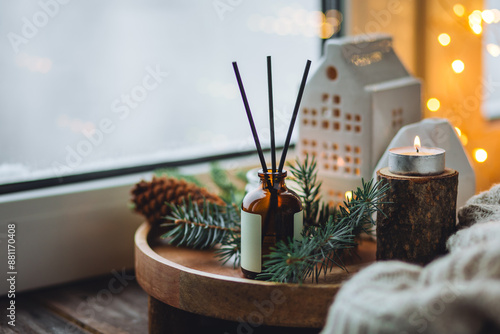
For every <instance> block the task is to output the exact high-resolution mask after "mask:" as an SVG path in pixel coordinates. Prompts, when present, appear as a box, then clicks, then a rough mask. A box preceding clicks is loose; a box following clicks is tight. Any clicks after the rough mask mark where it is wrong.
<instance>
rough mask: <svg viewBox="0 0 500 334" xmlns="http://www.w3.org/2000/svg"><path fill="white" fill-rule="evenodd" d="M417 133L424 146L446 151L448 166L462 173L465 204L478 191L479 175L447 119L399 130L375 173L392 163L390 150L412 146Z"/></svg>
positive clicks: (429, 120)
mask: <svg viewBox="0 0 500 334" xmlns="http://www.w3.org/2000/svg"><path fill="white" fill-rule="evenodd" d="M415 136H419V137H420V140H421V142H422V146H426V147H439V148H442V149H444V150H445V151H446V153H445V160H446V163H445V165H446V167H448V168H453V169H455V170H457V171H458V173H459V174H458V199H457V208H460V207H461V206H463V205H465V202H466V201H467V200H468V199H469V198H470V197H472V196H474V194H475V193H476V175H475V173H474V169H472V165H471V163H470V160H469V157H468V155H467V152H465V150H464V147H463V146H462V143H461V141H460V138H458V135H457V133H456V131H455V129H454V128H453V127H452V126H451V124H450V122H448V120H446V119H444V118H427V119H424V120H422V121H420V122H418V123H415V124H410V125H407V126H405V127H403V128H402V129H401V130H399V132H398V133H397V134H396V136H395V137H394V138H393V139H392V141H391V143H390V144H389V146H388V147H387V148H386V150H385V153H384V155H383V156H382V158H381V159H380V161H379V162H378V164H377V166H376V167H375V170H374V172H373V176H374V177H376V171H377V170H379V169H380V168H383V167H387V166H388V163H389V153H388V152H389V149H391V148H394V147H402V146H412V145H413V140H414V139H415Z"/></svg>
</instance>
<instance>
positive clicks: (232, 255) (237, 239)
mask: <svg viewBox="0 0 500 334" xmlns="http://www.w3.org/2000/svg"><path fill="white" fill-rule="evenodd" d="M215 254H216V255H215V256H216V257H217V259H218V260H219V261H221V262H222V265H224V264H226V263H227V262H228V261H229V260H231V259H234V262H233V268H235V269H236V268H237V267H239V266H240V262H241V233H233V234H232V235H231V238H229V239H228V240H227V242H226V243H224V244H222V246H221V248H220V249H218V250H216V251H215Z"/></svg>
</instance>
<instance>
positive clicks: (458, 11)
mask: <svg viewBox="0 0 500 334" xmlns="http://www.w3.org/2000/svg"><path fill="white" fill-rule="evenodd" d="M453 12H455V15H456V16H460V17H462V16H464V14H465V7H464V6H463V5H462V4H459V3H457V4H455V5H454V6H453Z"/></svg>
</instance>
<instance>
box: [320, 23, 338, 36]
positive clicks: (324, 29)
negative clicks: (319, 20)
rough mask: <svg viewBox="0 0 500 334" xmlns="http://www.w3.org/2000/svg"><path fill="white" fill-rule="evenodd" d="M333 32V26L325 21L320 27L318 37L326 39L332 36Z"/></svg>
mask: <svg viewBox="0 0 500 334" xmlns="http://www.w3.org/2000/svg"><path fill="white" fill-rule="evenodd" d="M334 32H335V28H334V27H333V25H332V24H331V23H329V22H325V23H323V24H322V25H321V27H320V30H319V37H321V38H322V39H328V38H330V37H332V36H333V33H334Z"/></svg>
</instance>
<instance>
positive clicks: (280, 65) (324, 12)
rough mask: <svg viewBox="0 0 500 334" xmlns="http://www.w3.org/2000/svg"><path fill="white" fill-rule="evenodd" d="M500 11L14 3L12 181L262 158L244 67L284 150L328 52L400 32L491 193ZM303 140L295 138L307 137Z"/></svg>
mask: <svg viewBox="0 0 500 334" xmlns="http://www.w3.org/2000/svg"><path fill="white" fill-rule="evenodd" d="M499 8H500V0H485V1H483V0H462V1H455V0H436V1H430V0H426V1H423V0H345V1H327V0H323V1H306V0H302V1H297V0H295V1H272V2H270V1H263V0H254V1H251V2H250V1H226V0H214V1H193V0H191V1H173V0H172V1H156V0H146V1H140V2H139V1H132V0H121V1H118V0H109V1H97V0H87V1H67V0H64V1H63V0H59V1H58V0H41V1H26V0H18V1H2V2H1V3H0V22H1V23H0V35H2V36H3V38H2V41H1V42H0V43H1V44H2V45H3V46H2V48H0V73H1V74H2V75H1V76H0V89H1V90H0V92H1V93H0V94H1V98H0V143H1V144H0V145H1V146H0V147H1V149H0V184H15V183H19V182H26V181H33V180H40V179H51V178H60V177H64V176H68V175H78V174H85V173H89V172H96V171H102V170H109V169H121V168H127V167H134V166H139V165H147V164H155V163H162V162H171V161H182V160H186V159H192V158H197V157H210V156H214V155H217V154H225V153H231V152H239V151H245V150H252V149H253V148H254V144H253V139H252V137H251V133H250V130H249V127H248V122H247V120H246V116H245V113H244V109H243V105H242V102H241V98H240V95H239V91H238V88H237V85H236V80H235V78H234V74H233V70H232V66H231V62H232V61H235V60H236V61H238V65H239V68H240V71H241V74H242V78H243V81H244V84H245V88H246V90H247V94H248V98H249V101H250V106H251V108H252V111H253V113H254V117H255V120H256V123H257V128H258V129H259V131H260V132H259V134H260V137H261V139H262V142H263V146H265V147H267V146H269V143H268V140H267V138H269V136H268V134H269V128H268V125H267V124H268V119H267V117H268V116H267V115H268V114H267V113H268V107H267V103H268V102H267V85H266V83H267V81H266V80H267V79H266V63H265V62H266V56H267V55H271V56H272V57H273V77H274V100H275V112H276V133H277V143H278V144H279V143H282V142H283V141H284V137H285V135H286V130H287V127H288V122H289V119H290V115H291V112H292V108H293V104H294V102H295V98H296V94H297V91H298V85H299V83H300V78H301V75H302V72H303V68H304V65H305V62H306V59H311V60H312V61H313V64H314V63H315V61H316V60H318V59H319V57H320V56H321V52H322V48H321V46H322V41H324V40H326V39H329V38H335V37H337V36H341V35H359V34H367V33H374V32H388V33H390V34H392V35H393V37H394V47H395V50H396V52H397V54H398V55H399V56H400V57H401V58H402V60H403V62H404V64H405V66H406V67H407V68H408V70H409V71H410V72H411V73H412V74H413V75H415V76H416V77H419V78H421V79H422V80H423V96H422V98H423V105H424V106H425V108H424V110H422V116H423V117H444V118H447V119H449V120H450V122H451V123H452V124H453V126H455V127H456V131H457V133H458V134H459V135H460V138H461V140H462V143H463V145H464V147H465V148H466V151H467V152H468V153H469V155H470V157H471V161H472V162H473V166H474V168H475V170H476V174H477V189H478V190H485V189H488V188H489V187H490V186H491V184H492V183H495V182H499V181H500V173H498V166H499V159H498V158H497V156H499V154H500V122H499V121H497V120H496V119H498V118H500V66H499V65H500V59H499V58H498V57H499V56H500V46H499V45H500V40H499V39H500V30H499V28H498V26H499V22H500V10H499ZM296 135H297V133H295V136H296Z"/></svg>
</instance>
